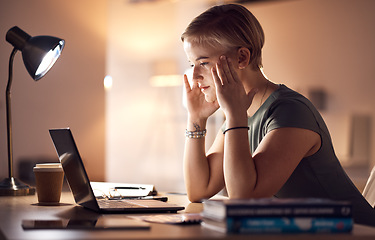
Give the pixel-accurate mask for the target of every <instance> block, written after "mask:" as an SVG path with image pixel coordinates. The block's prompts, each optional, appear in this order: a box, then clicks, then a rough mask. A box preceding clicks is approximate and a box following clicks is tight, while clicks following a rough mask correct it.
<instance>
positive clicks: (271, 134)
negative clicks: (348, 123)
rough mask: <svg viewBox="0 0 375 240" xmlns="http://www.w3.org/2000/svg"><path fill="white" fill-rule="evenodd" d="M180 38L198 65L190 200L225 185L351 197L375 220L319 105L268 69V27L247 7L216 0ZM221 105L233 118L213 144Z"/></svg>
mask: <svg viewBox="0 0 375 240" xmlns="http://www.w3.org/2000/svg"><path fill="white" fill-rule="evenodd" d="M181 39H182V42H183V45H184V50H185V53H186V55H187V58H188V60H189V62H190V63H191V66H192V68H193V82H192V84H191V85H190V84H189V81H188V79H187V76H184V83H185V89H186V95H187V103H188V123H187V129H186V143H185V154H184V175H185V183H186V189H187V193H188V197H189V199H190V201H192V202H197V201H200V200H201V199H204V198H210V197H211V196H213V195H215V194H216V193H218V192H219V191H220V190H222V189H223V188H224V187H225V188H226V190H227V192H228V196H229V197H230V198H261V197H271V196H275V197H321V198H331V199H336V200H350V201H352V203H353V205H354V206H353V215H354V220H355V222H357V223H363V224H368V225H374V226H375V212H374V210H373V209H372V208H371V206H370V205H369V204H368V203H367V201H366V200H365V199H364V198H363V197H362V195H361V193H360V192H359V191H358V190H357V189H356V187H355V186H354V185H353V183H352V182H351V180H350V179H349V178H348V177H347V175H346V174H345V172H344V170H343V169H342V167H341V165H340V163H339V161H338V159H337V157H336V156H335V153H334V150H333V146H332V142H331V138H330V135H329V132H328V129H327V127H326V125H325V123H324V120H323V119H322V117H321V116H320V114H319V113H318V111H317V110H316V109H315V107H314V106H313V105H312V104H311V103H310V101H309V100H307V99H306V98H305V97H303V96H302V95H300V94H299V93H297V92H294V91H293V90H291V89H289V88H287V87H286V86H285V85H282V84H275V83H273V82H271V81H270V80H268V79H267V78H266V77H265V76H264V74H263V72H262V55H261V52H262V47H263V44H264V33H263V30H262V27H261V25H260V24H259V22H258V21H257V19H256V18H255V17H254V16H253V15H252V14H251V13H250V12H249V11H248V10H247V9H246V8H245V7H243V6H241V5H236V4H227V5H221V6H215V7H212V8H210V9H209V10H207V11H206V12H204V13H202V14H201V15H199V16H198V17H196V18H195V19H194V20H193V21H192V22H191V23H190V24H189V26H188V27H187V28H186V30H185V32H184V33H183V34H182V37H181ZM219 107H220V108H221V109H222V110H223V112H224V114H225V117H226V121H225V123H224V125H223V127H222V129H221V130H220V131H219V132H218V134H217V136H216V138H215V141H214V143H213V145H212V146H211V147H210V149H209V150H208V151H207V152H206V149H205V138H204V137H205V134H206V122H207V119H208V118H209V117H210V116H211V115H212V114H213V113H214V112H215V111H216V110H217V109H218V108H219Z"/></svg>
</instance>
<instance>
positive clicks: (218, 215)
mask: <svg viewBox="0 0 375 240" xmlns="http://www.w3.org/2000/svg"><path fill="white" fill-rule="evenodd" d="M212 210H214V209H210V208H209V207H205V208H204V210H203V216H204V217H207V218H212V219H217V220H222V219H225V218H226V217H336V218H342V217H347V218H350V217H351V216H352V207H351V206H350V205H337V206H335V205H332V206H282V207H277V206H272V207H249V206H235V207H231V206H228V207H227V208H226V209H225V210H224V211H221V212H220V211H212Z"/></svg>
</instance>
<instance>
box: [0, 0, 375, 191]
mask: <svg viewBox="0 0 375 240" xmlns="http://www.w3.org/2000/svg"><path fill="white" fill-rule="evenodd" d="M229 2H241V3H242V4H243V5H244V6H246V7H247V8H248V9H249V10H250V11H252V12H253V14H254V15H255V16H256V17H257V18H258V20H259V21H260V23H261V24H262V26H263V29H264V31H265V35H266V43H265V46H264V51H263V64H264V71H265V73H266V75H267V76H268V77H269V78H270V79H271V80H272V81H273V82H276V83H283V84H286V85H287V86H289V87H291V88H293V89H295V90H297V91H299V92H301V93H302V94H304V95H305V96H306V97H308V98H310V99H311V101H312V102H313V103H314V104H315V105H316V106H317V107H318V109H319V110H320V112H321V113H322V116H323V118H324V119H325V120H326V123H327V125H328V128H329V129H330V132H331V135H332V139H333V142H334V147H335V150H336V153H337V155H338V157H339V159H340V161H341V163H342V164H343V165H344V167H345V169H346V170H347V172H348V174H349V176H350V177H351V178H352V179H353V181H354V182H355V184H356V185H357V186H358V188H360V189H362V188H363V186H364V184H365V182H366V180H367V177H368V174H369V171H370V169H371V168H372V167H373V165H374V164H375V157H374V156H375V141H374V140H375V139H374V138H375V132H374V131H375V130H374V127H373V126H374V117H375V108H374V104H375V94H374V93H373V89H374V87H375V67H374V63H375V46H374V42H375V30H374V27H373V23H374V22H375V15H374V14H373V9H375V1H373V0H329V1H326V0H263V1H214V0H205V1H204V0H95V1H92V0H79V1H76V0H67V1H64V2H63V3H62V2H61V1H54V0H32V1H30V0H13V1H11V0H1V1H0V36H2V37H1V38H0V39H2V40H0V53H1V54H0V96H1V98H0V178H1V179H3V178H5V177H7V168H8V164H7V150H6V149H7V146H6V115H5V89H6V83H7V79H8V61H9V56H10V53H11V51H12V48H13V47H12V46H11V45H10V44H9V43H8V42H6V40H5V35H6V32H7V31H8V30H9V29H10V28H11V27H13V26H18V27H20V28H21V29H23V30H24V31H25V32H27V33H28V34H30V35H31V36H36V35H52V36H56V37H60V38H63V39H65V41H66V45H65V48H64V50H63V52H62V56H61V57H60V59H58V60H57V62H56V64H55V65H54V67H53V68H52V69H51V71H50V72H49V73H48V74H47V75H46V76H45V77H44V78H42V79H41V80H40V81H38V82H34V81H33V80H32V79H31V77H30V76H29V75H28V73H27V71H26V69H25V67H24V65H23V62H22V57H21V54H20V53H18V54H17V55H16V57H15V60H14V74H13V85H12V118H13V119H12V121H13V146H14V150H13V151H14V168H15V177H17V178H21V179H26V180H32V179H31V178H32V176H31V175H32V170H31V169H32V165H33V164H35V163H36V162H46V161H58V159H57V157H56V153H55V150H54V147H53V145H52V141H51V139H50V137H49V133H48V129H50V128H63V127H70V128H71V129H72V131H73V135H74V137H75V139H76V142H77V144H78V148H79V151H80V153H81V155H82V158H83V161H84V163H85V166H86V170H87V172H88V175H89V177H90V178H91V180H92V181H112V182H128V183H151V184H155V185H156V187H157V189H158V190H160V191H184V182H183V176H182V157H183V148H184V138H185V137H184V131H185V126H186V117H187V114H186V110H185V108H184V104H183V89H182V87H183V86H182V75H183V74H184V73H185V72H186V71H187V69H188V68H189V65H188V62H187V60H186V57H185V54H184V52H183V49H182V44H181V41H180V34H181V33H182V32H183V30H184V29H185V27H186V26H187V25H188V23H189V22H190V21H191V20H192V19H193V18H194V17H195V16H197V15H198V14H199V13H201V12H203V11H204V10H206V9H207V8H209V7H210V6H212V5H215V4H220V3H229ZM160 79H162V80H160ZM222 121H223V115H222V113H221V112H220V111H218V112H217V113H216V114H215V116H214V117H213V118H212V119H210V122H209V125H208V136H207V145H209V144H211V143H212V140H213V138H214V136H215V135H216V132H217V130H218V129H219V128H220V126H221V124H222Z"/></svg>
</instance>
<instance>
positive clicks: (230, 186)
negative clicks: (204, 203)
mask: <svg viewBox="0 0 375 240" xmlns="http://www.w3.org/2000/svg"><path fill="white" fill-rule="evenodd" d="M227 120H228V121H227V126H229V127H228V128H227V129H229V128H234V129H233V130H229V131H227V132H226V133H225V145H224V166H223V167H224V178H225V183H226V187H227V191H228V195H229V197H230V198H249V197H251V196H252V192H253V190H254V188H255V185H256V179H257V173H256V169H255V164H254V161H253V159H252V156H251V152H250V144H249V137H248V128H246V127H247V119H246V120H245V118H244V119H242V120H241V119H238V118H237V119H236V120H232V119H231V118H229V119H227ZM237 127H240V128H237Z"/></svg>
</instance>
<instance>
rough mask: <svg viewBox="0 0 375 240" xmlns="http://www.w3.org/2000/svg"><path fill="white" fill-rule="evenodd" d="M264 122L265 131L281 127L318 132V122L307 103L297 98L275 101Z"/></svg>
mask: <svg viewBox="0 0 375 240" xmlns="http://www.w3.org/2000/svg"><path fill="white" fill-rule="evenodd" d="M268 114H269V117H268V118H267V122H266V124H265V128H266V129H265V130H266V133H267V132H269V131H271V130H274V129H277V128H283V127H294V128H303V129H308V130H312V131H314V132H317V133H319V132H320V131H319V124H318V122H317V121H316V118H315V116H314V113H313V112H312V110H311V109H310V107H309V106H308V105H306V104H305V103H304V102H302V101H299V100H297V99H284V100H280V101H276V102H274V103H273V104H272V106H271V107H270V109H269V113H268Z"/></svg>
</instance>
